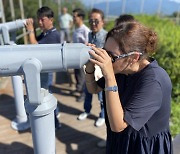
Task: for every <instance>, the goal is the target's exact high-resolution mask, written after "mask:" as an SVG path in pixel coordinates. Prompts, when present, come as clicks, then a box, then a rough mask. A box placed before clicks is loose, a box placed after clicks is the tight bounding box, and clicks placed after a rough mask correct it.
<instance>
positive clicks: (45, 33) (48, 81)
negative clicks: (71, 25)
mask: <svg viewBox="0 0 180 154" xmlns="http://www.w3.org/2000/svg"><path fill="white" fill-rule="evenodd" d="M37 18H38V24H39V27H40V29H41V30H42V33H41V34H40V35H39V36H38V37H37V38H36V36H35V32H34V26H33V19H32V18H29V19H27V20H26V29H27V31H28V33H29V41H30V43H31V44H55V43H60V34H59V32H58V31H57V30H56V28H55V27H54V26H53V21H54V12H53V11H52V10H51V9H50V8H49V7H46V6H44V7H41V8H40V9H38V10H37ZM40 78H41V88H44V89H48V90H49V92H51V90H50V87H51V86H52V83H53V73H41V75H40ZM57 109H58V108H57ZM57 109H56V110H57ZM56 110H55V115H56V113H57V112H56ZM55 127H56V129H58V128H60V127H61V124H60V122H59V120H58V119H57V117H56V116H55Z"/></svg>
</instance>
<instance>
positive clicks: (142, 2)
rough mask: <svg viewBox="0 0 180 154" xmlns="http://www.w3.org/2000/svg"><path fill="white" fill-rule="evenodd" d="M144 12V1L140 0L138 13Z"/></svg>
mask: <svg viewBox="0 0 180 154" xmlns="http://www.w3.org/2000/svg"><path fill="white" fill-rule="evenodd" d="M143 10H144V0H141V8H140V13H141V14H143Z"/></svg>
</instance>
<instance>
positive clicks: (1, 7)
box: [0, 0, 6, 23]
mask: <svg viewBox="0 0 180 154" xmlns="http://www.w3.org/2000/svg"><path fill="white" fill-rule="evenodd" d="M0 13H1V19H2V22H3V23H4V22H6V19H5V15H4V5H3V1H2V0H0Z"/></svg>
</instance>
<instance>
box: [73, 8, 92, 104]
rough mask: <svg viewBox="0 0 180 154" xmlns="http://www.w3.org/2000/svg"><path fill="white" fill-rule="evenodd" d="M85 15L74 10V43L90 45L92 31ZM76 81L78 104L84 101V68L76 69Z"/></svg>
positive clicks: (80, 11) (80, 10) (78, 10)
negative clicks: (85, 21) (89, 39)
mask: <svg viewBox="0 0 180 154" xmlns="http://www.w3.org/2000/svg"><path fill="white" fill-rule="evenodd" d="M84 18H85V13H84V11H83V10H82V9H79V8H77V9H74V10H73V22H74V25H75V30H74V32H73V43H88V33H89V32H90V29H89V28H88V27H87V26H86V25H85V24H84V21H83V20H84ZM74 73H75V79H76V91H78V92H79V93H80V96H79V97H78V98H77V101H78V102H81V101H83V100H84V97H85V94H84V84H85V73H84V70H83V68H81V69H75V70H74Z"/></svg>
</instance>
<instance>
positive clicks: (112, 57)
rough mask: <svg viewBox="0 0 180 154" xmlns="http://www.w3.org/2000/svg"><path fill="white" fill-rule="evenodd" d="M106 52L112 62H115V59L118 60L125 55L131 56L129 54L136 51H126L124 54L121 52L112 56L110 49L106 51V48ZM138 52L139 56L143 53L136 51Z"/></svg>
mask: <svg viewBox="0 0 180 154" xmlns="http://www.w3.org/2000/svg"><path fill="white" fill-rule="evenodd" d="M102 49H104V48H102ZM104 50H106V49H104ZM106 52H107V54H108V55H109V56H110V57H111V60H112V63H114V62H116V61H117V60H119V59H122V58H125V57H128V56H131V55H133V54H135V53H137V52H135V51H130V52H129V53H126V54H121V55H119V56H114V55H112V54H111V52H110V51H107V50H106ZM138 53H139V55H140V56H142V55H143V53H142V52H138Z"/></svg>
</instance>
